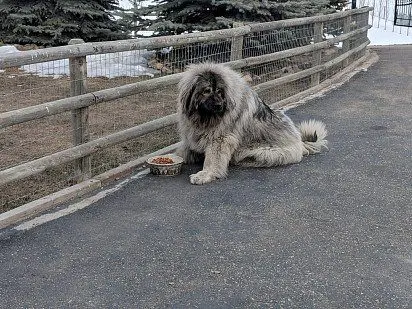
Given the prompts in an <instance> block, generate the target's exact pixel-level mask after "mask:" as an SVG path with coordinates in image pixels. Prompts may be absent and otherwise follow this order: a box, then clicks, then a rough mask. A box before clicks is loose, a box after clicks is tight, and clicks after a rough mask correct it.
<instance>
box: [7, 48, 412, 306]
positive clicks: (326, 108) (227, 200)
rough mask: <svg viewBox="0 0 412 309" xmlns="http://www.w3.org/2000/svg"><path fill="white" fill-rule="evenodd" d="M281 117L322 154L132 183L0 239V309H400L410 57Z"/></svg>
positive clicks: (408, 222) (405, 249)
mask: <svg viewBox="0 0 412 309" xmlns="http://www.w3.org/2000/svg"><path fill="white" fill-rule="evenodd" d="M378 54H379V56H380V60H379V62H378V63H376V64H375V65H373V66H372V67H370V68H369V69H368V70H367V71H365V72H360V73H359V74H357V75H356V76H355V77H353V78H352V79H351V80H350V81H349V82H348V83H347V84H345V85H343V86H342V87H340V88H339V89H337V90H335V91H333V92H331V93H329V94H327V95H326V96H324V97H322V98H318V99H315V100H312V101H311V102H309V103H307V104H306V105H304V106H300V107H298V108H296V109H293V110H290V111H289V112H288V114H289V115H290V116H291V118H292V119H293V120H295V121H299V120H303V119H308V118H315V119H319V120H322V121H324V122H325V123H326V125H327V129H328V131H329V138H328V140H329V142H330V148H329V151H328V152H324V153H322V154H319V155H315V156H310V157H307V158H305V159H304V160H303V161H302V162H301V163H300V164H296V165H290V166H286V167H281V168H269V169H245V168H231V169H230V173H229V177H228V179H226V180H222V181H217V182H214V183H212V184H208V185H203V186H193V185H191V184H190V183H189V180H188V175H189V174H190V173H193V172H195V171H197V170H198V169H199V168H200V167H199V166H185V168H184V171H183V174H182V175H180V176H178V177H173V178H159V177H155V176H151V175H148V176H145V177H143V178H140V179H136V180H133V181H130V182H129V183H128V184H127V185H125V186H124V187H123V188H121V189H120V190H117V191H115V192H114V193H112V194H111V195H109V196H108V197H106V198H104V199H102V200H100V201H98V202H96V203H94V204H93V205H91V206H89V207H87V208H85V209H83V210H80V211H78V212H75V213H73V214H71V215H68V216H65V217H62V218H60V219H57V220H54V221H51V222H48V223H46V224H43V225H41V226H38V227H36V228H33V229H30V230H28V231H26V232H22V233H10V231H5V230H4V231H1V233H0V308H329V309H332V308H412V180H411V178H412V177H411V176H412V138H411V132H412V46H405V47H396V48H382V49H378Z"/></svg>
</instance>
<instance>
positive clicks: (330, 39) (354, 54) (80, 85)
mask: <svg viewBox="0 0 412 309" xmlns="http://www.w3.org/2000/svg"><path fill="white" fill-rule="evenodd" d="M371 10H372V8H368V7H365V8H361V9H356V10H348V11H344V12H339V13H335V14H330V15H324V16H315V17H308V18H300V19H292V20H284V21H275V22H268V23H258V24H250V25H241V26H239V27H236V28H233V29H225V30H216V31H210V32H202V33H193V34H182V35H175V36H167V37H155V38H142V39H132V40H123V41H116V42H100V43H82V42H80V41H76V40H72V41H71V42H70V44H69V45H68V46H62V47H54V48H46V49H38V50H32V51H25V52H20V53H17V54H11V55H5V56H2V58H0V69H5V68H10V67H20V66H23V65H28V64H34V63H40V62H45V61H52V60H60V59H67V58H68V59H69V60H70V78H71V81H72V82H71V96H70V97H68V98H64V99H60V100H57V101H52V102H48V103H44V104H39V105H35V106H31V107H27V108H22V109H18V110H11V111H7V112H3V113H1V114H0V129H3V128H6V127H9V126H13V125H16V124H20V123H24V122H29V121H32V120H35V119H40V118H43V117H49V116H51V115H56V114H60V113H63V112H67V111H71V112H72V123H73V132H74V133H73V147H71V148H68V149H65V150H62V151H60V152H57V153H53V154H50V155H47V156H45V157H42V158H39V159H37V160H33V161H30V162H27V163H23V164H20V165H17V166H13V167H10V168H6V169H4V170H2V171H0V186H1V185H5V184H7V183H10V182H12V181H16V180H20V179H24V178H26V177H28V176H31V175H35V174H38V173H41V172H43V171H45V170H46V169H49V168H52V167H56V166H58V165H61V164H64V163H67V162H72V161H74V162H76V171H77V172H76V173H78V175H79V176H78V181H79V182H80V181H83V180H85V179H88V178H89V177H91V170H90V165H91V163H90V155H91V154H93V153H96V152H97V151H99V150H100V149H102V148H105V147H110V146H113V145H116V144H119V143H122V142H125V141H128V140H131V139H134V138H136V137H139V136H142V135H145V134H147V133H149V132H153V131H155V130H158V129H160V128H164V127H166V126H170V125H172V124H174V123H175V122H176V119H177V117H176V114H172V115H168V116H166V117H163V118H159V119H155V120H153V121H149V122H147V123H144V124H141V125H138V126H135V127H132V128H129V129H127V130H124V131H120V132H116V133H114V134H111V135H107V136H104V137H101V138H97V139H94V140H90V137H89V132H88V122H87V121H88V108H89V107H90V106H92V105H95V104H100V103H103V102H107V101H112V100H115V99H120V98H125V97H127V96H130V95H134V94H137V93H141V92H144V91H149V90H152V89H156V88H158V87H159V86H165V85H174V84H176V83H178V81H179V79H180V78H181V74H182V73H176V74H171V75H166V76H161V77H158V78H153V79H151V80H145V81H140V82H137V83H132V84H127V85H124V86H120V87H116V88H111V89H104V90H100V91H95V92H92V93H86V91H85V87H84V81H85V80H86V79H87V72H86V70H87V67H86V56H87V55H95V54H103V53H114V52H124V51H130V50H142V49H148V50H154V49H159V48H164V47H170V46H184V45H187V44H194V43H202V42H208V41H210V40H213V41H216V40H226V41H227V40H229V42H230V44H231V45H230V46H231V52H230V59H229V60H230V61H229V62H226V63H225V64H226V65H228V66H230V67H232V68H234V69H236V70H242V69H246V68H248V67H251V66H254V65H265V64H267V63H271V62H273V61H276V60H282V59H288V58H291V57H296V56H300V55H304V54H308V53H310V54H311V55H312V57H313V58H314V60H313V61H312V62H311V63H312V64H313V65H311V66H310V67H308V68H305V69H302V70H300V71H298V72H293V73H291V74H287V75H285V76H281V77H278V78H274V79H272V80H268V81H264V82H262V83H260V84H256V85H255V86H254V87H255V89H256V90H257V91H258V92H264V91H268V90H271V89H273V88H276V87H280V86H284V85H287V84H289V83H292V82H295V81H298V80H301V79H303V78H309V79H310V85H309V86H310V87H314V86H316V85H318V84H319V83H320V82H321V81H322V78H321V76H326V78H327V77H329V76H330V75H328V74H326V73H325V72H332V71H330V69H331V68H333V67H335V66H337V65H339V68H341V67H344V66H347V65H348V64H350V62H351V61H354V60H356V59H359V58H361V57H362V56H363V55H364V52H365V48H366V47H367V45H368V44H369V40H368V39H367V30H368V29H369V28H370V26H369V25H368V13H369V11H371ZM332 22H337V23H338V22H339V23H341V25H342V26H341V27H338V28H339V29H338V30H339V31H336V33H333V34H330V33H328V31H326V32H325V29H326V26H325V25H326V24H327V23H332ZM300 26H304V27H306V28H305V29H311V31H310V33H311V37H309V38H308V37H306V38H305V43H300V44H298V45H299V46H295V47H293V48H290V49H285V50H281V51H275V52H270V53H266V54H261V55H258V56H253V57H247V58H245V57H244V54H245V53H244V52H242V51H243V50H244V48H245V40H246V38H247V36H250V35H253V34H256V33H263V32H266V33H269V32H271V31H272V32H273V31H280V30H282V29H297V27H300ZM331 48H337V49H339V52H338V53H336V55H335V57H333V58H332V59H327V60H326V61H324V59H323V58H322V57H323V55H324V53H325V51H327V50H329V49H331ZM335 71H336V70H335ZM322 74H323V75H322ZM325 74H326V75H325ZM302 90H303V89H302ZM280 104H281V103H279V102H276V103H275V104H273V106H274V107H279V106H280Z"/></svg>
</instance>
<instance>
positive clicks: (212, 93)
mask: <svg viewBox="0 0 412 309" xmlns="http://www.w3.org/2000/svg"><path fill="white" fill-rule="evenodd" d="M226 111H227V101H226V95H225V84H224V81H223V79H222V77H221V76H219V75H218V74H215V73H213V72H202V73H201V74H199V75H198V76H197V82H196V83H195V84H194V85H193V88H192V89H191V91H190V94H189V96H188V98H187V101H186V112H187V113H188V115H189V116H192V115H194V114H197V115H198V116H199V117H200V119H201V120H208V119H211V118H217V117H222V116H223V115H224V114H225V112H226Z"/></svg>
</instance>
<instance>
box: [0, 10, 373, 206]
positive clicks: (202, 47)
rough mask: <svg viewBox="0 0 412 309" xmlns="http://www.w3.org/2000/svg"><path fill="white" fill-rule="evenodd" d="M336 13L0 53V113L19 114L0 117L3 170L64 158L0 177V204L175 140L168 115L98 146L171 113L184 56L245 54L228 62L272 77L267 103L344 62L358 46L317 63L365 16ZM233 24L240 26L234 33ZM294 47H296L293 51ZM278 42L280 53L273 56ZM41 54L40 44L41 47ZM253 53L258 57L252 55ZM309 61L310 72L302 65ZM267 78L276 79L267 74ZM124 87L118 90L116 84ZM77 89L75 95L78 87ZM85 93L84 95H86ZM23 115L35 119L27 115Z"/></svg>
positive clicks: (357, 42) (347, 44) (357, 41)
mask: <svg viewBox="0 0 412 309" xmlns="http://www.w3.org/2000/svg"><path fill="white" fill-rule="evenodd" d="M342 14H344V15H342ZM342 14H337V15H336V18H332V17H330V18H329V17H327V18H325V17H319V18H318V19H316V18H315V19H313V18H312V19H309V21H308V22H303V21H302V20H298V22H296V23H294V22H293V21H289V24H288V23H286V24H283V23H281V24H279V23H278V24H277V23H274V24H273V25H274V27H272V26H267V25H264V28H265V29H263V30H259V25H258V26H257V28H256V29H258V30H254V31H250V29H251V27H252V26H250V27H249V25H245V26H243V28H242V26H241V27H240V28H239V29H240V30H239V31H240V32H234V34H233V35H223V34H222V33H223V32H218V33H217V36H218V38H216V37H215V36H210V37H209V38H204V37H202V35H207V34H199V37H200V39H197V38H196V37H194V36H193V35H192V36H191V37H190V40H188V42H186V43H181V42H180V41H179V40H177V41H178V43H173V44H168V43H167V42H168V41H167V39H169V38H167V39H164V38H163V39H162V38H158V39H149V40H153V41H150V42H154V43H153V44H154V46H157V47H155V48H144V49H139V48H138V44H137V43H136V42H138V43H141V42H143V43H145V42H147V41H144V39H143V41H142V40H138V41H133V43H131V44H134V45H133V46H134V48H135V50H131V49H132V48H131V47H130V46H132V45H130V46H128V47H125V48H124V51H120V52H117V51H116V52H113V53H103V54H100V53H99V54H86V55H84V54H82V55H81V56H79V57H70V58H69V59H58V60H53V61H43V62H42V61H41V60H39V61H38V62H37V63H31V64H24V65H19V66H11V65H4V62H1V59H0V70H1V71H0V96H1V103H0V113H2V114H0V116H1V117H0V120H2V119H4V121H6V120H7V121H11V122H12V123H13V121H17V120H16V119H20V118H22V120H21V119H20V120H21V121H20V120H19V122H21V123H19V122H16V123H19V124H15V125H9V124H7V123H6V122H5V123H6V124H5V125H4V126H0V174H1V173H3V174H4V175H10V173H12V170H13V167H15V166H17V167H19V166H21V165H22V163H26V162H28V163H31V162H32V161H33V160H36V159H41V158H44V157H45V156H50V155H53V157H52V158H50V159H48V158H47V160H46V161H47V162H52V163H53V162H55V161H56V162H57V161H59V162H64V163H62V164H57V165H58V166H54V163H53V164H49V163H44V166H43V165H42V166H40V165H41V164H40V163H39V165H38V166H37V165H33V166H36V168H37V169H38V170H39V172H36V175H31V173H25V174H27V175H29V177H21V179H18V180H11V181H7V182H6V181H4V184H1V182H0V190H1V191H2V192H3V194H2V195H1V198H0V212H3V211H6V210H9V209H12V208H14V207H16V206H19V205H21V204H24V203H27V202H28V201H31V200H34V199H37V198H39V197H42V196H45V195H47V194H50V193H52V192H55V191H57V190H59V189H62V188H65V187H67V186H70V185H73V184H75V183H77V182H78V181H79V179H83V180H84V179H88V178H90V177H93V176H95V175H98V174H101V173H103V172H105V171H107V170H110V169H112V168H114V167H117V166H119V165H121V164H124V163H127V162H129V161H131V160H134V159H136V158H138V157H140V156H142V155H144V154H148V153H150V152H153V151H155V150H158V149H159V148H162V147H164V146H167V145H170V144H172V143H175V142H176V141H177V140H178V136H177V130H176V126H175V125H171V124H169V125H167V126H165V127H164V128H162V129H160V130H156V131H155V132H151V133H147V134H144V135H142V136H139V137H137V138H128V137H127V136H126V135H122V137H121V138H120V139H118V142H116V143H115V144H110V143H109V144H107V145H108V146H105V147H101V146H100V144H99V143H100V141H102V142H104V141H105V139H106V138H107V139H109V138H112V136H113V134H118V133H119V132H120V133H121V132H123V131H124V130H128V129H129V128H135V127H136V126H139V125H142V124H145V123H147V122H149V121H153V120H155V119H158V118H161V117H164V116H167V115H171V114H173V113H175V111H176V98H177V90H176V82H177V80H178V79H173V76H175V75H176V73H181V72H182V71H184V69H185V68H186V67H187V65H189V64H191V63H197V62H205V61H213V62H218V63H227V62H230V63H236V61H238V62H237V64H239V61H242V60H244V59H247V60H248V62H246V63H245V64H242V65H241V66H239V68H238V70H239V71H240V72H241V73H242V74H243V75H244V77H245V78H246V79H247V80H248V81H249V83H250V84H251V86H259V85H263V84H265V83H271V82H273V81H275V84H274V86H273V87H272V86H271V87H266V88H265V89H264V90H262V91H261V92H260V95H261V96H262V97H263V98H264V100H266V103H268V104H274V103H277V102H279V101H281V100H283V99H285V98H288V97H291V96H293V95H295V94H297V93H299V92H302V91H304V90H307V89H309V88H310V87H312V86H314V85H316V84H318V83H319V82H322V81H324V80H326V79H328V78H329V77H331V76H332V75H334V74H335V73H336V72H338V71H340V70H342V69H343V68H344V66H346V65H347V64H348V63H350V62H352V61H354V60H356V59H359V58H361V57H362V56H363V55H364V49H363V50H360V51H358V52H356V53H353V54H352V55H350V56H349V58H347V60H345V61H346V62H345V61H343V60H342V61H337V62H336V64H332V65H328V66H327V67H322V65H327V64H328V63H330V62H331V61H332V60H334V59H337V58H338V57H340V56H344V55H345V53H347V52H348V51H350V50H353V49H355V48H357V47H359V46H362V44H365V43H366V44H367V41H368V40H367V35H366V30H365V29H364V30H362V28H364V27H366V26H367V24H368V21H367V17H368V10H363V11H362V10H361V11H359V13H357V14H354V15H352V14H346V13H342ZM345 14H346V15H345ZM334 16H335V15H334ZM322 18H323V19H322ZM271 27H272V28H271ZM231 30H234V31H238V30H236V29H231ZM355 30H362V31H359V33H358V34H356V33H355V34H353V35H352V34H351V35H350V36H348V37H347V38H345V39H339V36H342V35H345V34H348V33H349V32H350V31H355ZM242 31H243V33H246V34H245V35H243V34H242V35H239V33H242ZM183 37H185V36H183ZM193 37H194V38H195V39H193ZM188 38H189V36H188ZM336 38H337V39H336ZM170 39H171V40H173V39H175V38H170ZM196 40H197V41H196ZM159 42H160V43H159ZM165 42H166V43H165ZM322 42H328V44H324V45H322V46H320V47H318V48H317V49H316V48H315V47H316V46H315V45H316V44H322ZM329 42H333V43H329ZM143 43H142V44H143ZM145 44H146V43H145ZM162 44H163V45H162ZM147 45H148V44H146V46H147ZM149 45H150V44H149ZM113 46H114V45H113ZM136 46H137V47H136ZM299 48H306V49H305V50H302V51H299V52H296V51H297V50H298V49H299ZM96 49H98V48H96ZM280 52H281V53H285V54H282V56H278V55H279V53H280ZM43 54H44V55H46V54H47V53H46V50H45V51H43ZM19 57H20V56H19V53H17V52H16V57H15V59H14V58H13V57H11V58H8V61H11V62H13V61H16V63H17V62H19V61H20V62H22V60H20V59H17V58H19ZM83 57H84V58H83ZM259 57H268V58H266V59H263V60H261V59H260V58H259ZM74 58H76V59H77V60H76V61H77V62H76V63H75V62H74V60H73V59H74ZM81 59H84V60H81ZM249 60H250V61H249ZM30 61H32V60H30ZM231 61H232V62H231ZM20 62H19V63H20ZM73 63H75V65H74V67H73ZM74 68H77V73H78V75H76V74H73V70H74ZM315 69H316V70H317V71H316V72H315V71H314V73H310V74H309V73H308V74H305V72H309V71H310V70H315ZM169 76H170V77H172V79H169V80H168V82H166V83H163V81H165V79H164V78H168V77H169ZM176 76H177V75H176ZM162 78H163V79H162ZM158 80H161V81H162V82H157V81H158ZM276 81H282V82H279V83H277V84H276ZM145 82H146V84H144V83H145ZM152 82H153V83H154V84H151V83H152ZM143 84H144V86H142V85H143ZM153 85H155V86H153ZM124 86H127V87H130V88H127V89H128V90H125V88H122V87H124ZM119 87H120V88H119ZM106 89H111V90H110V91H107V92H105V93H104V94H102V92H101V91H103V90H106ZM130 89H132V90H130ZM136 89H137V90H136ZM139 89H140V90H139ZM142 89H143V90H142ZM262 89H263V88H262ZM99 91H100V92H99ZM125 91H126V92H128V93H127V95H123V94H122V93H124V92H125ZM82 93H85V95H84V96H81V94H82ZM87 94H92V96H88V95H87ZM73 95H75V96H78V95H80V96H78V97H76V98H78V99H77V100H76V101H73V102H72V103H70V104H72V105H73V108H72V110H71V109H70V108H69V109H66V111H65V112H62V113H60V112H58V113H57V112H56V115H53V116H48V117H40V116H39V117H38V118H39V119H36V117H37V116H36V115H37V114H38V113H40V111H39V110H36V112H32V113H29V111H28V110H27V108H28V107H36V106H38V105H39V104H42V103H47V104H48V105H47V106H46V107H45V109H46V110H47V112H46V115H48V113H49V112H51V113H54V112H53V111H54V110H56V109H61V108H63V107H62V106H65V104H68V103H67V101H65V98H69V97H71V96H73ZM56 100H60V101H56ZM88 100H89V101H90V100H91V101H90V102H91V103H87V102H88ZM56 102H57V103H56ZM96 102H98V103H99V104H96ZM49 103H50V104H49ZM51 103H53V104H51ZM86 103H87V104H86ZM22 109H25V110H24V111H22ZM15 110H17V111H15ZM13 111H15V112H13ZM76 113H77V114H76ZM33 115H34V116H33ZM30 117H34V118H33V119H35V120H30V119H31V118H30ZM28 120H30V121H28ZM2 121H3V120H2ZM133 134H135V133H133ZM93 141H99V143H97V144H93V145H91V146H90V147H89V150H88V151H87V154H86V155H83V154H82V155H79V153H80V151H81V150H78V151H77V148H76V151H74V150H73V151H70V152H69V153H68V152H65V151H66V150H70V149H71V147H73V146H75V145H82V144H88V143H89V142H93ZM82 151H83V150H82ZM85 153H86V152H85ZM55 154H58V155H56V156H54V155H55ZM69 157H70V158H74V157H76V160H78V158H80V159H81V158H83V159H84V158H87V160H83V159H82V161H81V163H80V164H83V166H81V167H80V168H79V167H78V166H76V164H78V163H79V162H77V161H75V163H73V162H72V161H73V160H74V159H73V160H71V161H70V160H68V159H67V158H69ZM56 158H58V159H56ZM70 158H69V159H70ZM66 161H68V162H66ZM42 162H43V161H42ZM76 162H77V163H76ZM42 164H43V163H42ZM87 165H88V167H87ZM39 166H40V167H39ZM85 167H86V168H85ZM30 168H32V165H30ZM21 169H23V168H21ZM21 169H20V170H21ZM5 171H6V172H5ZM79 173H80V174H79ZM7 177H9V176H7ZM13 179H14V178H13Z"/></svg>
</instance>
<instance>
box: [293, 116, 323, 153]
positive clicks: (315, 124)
mask: <svg viewBox="0 0 412 309" xmlns="http://www.w3.org/2000/svg"><path fill="white" fill-rule="evenodd" d="M298 129H299V131H300V135H301V137H302V142H303V146H304V147H305V149H306V150H307V151H308V154H314V153H318V152H320V151H321V150H322V148H326V149H327V148H328V146H327V145H328V141H327V140H326V139H325V138H326V135H327V134H328V131H327V130H326V128H325V124H324V123H323V122H321V121H317V120H313V119H311V120H307V121H303V122H301V123H300V124H299V125H298Z"/></svg>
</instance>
